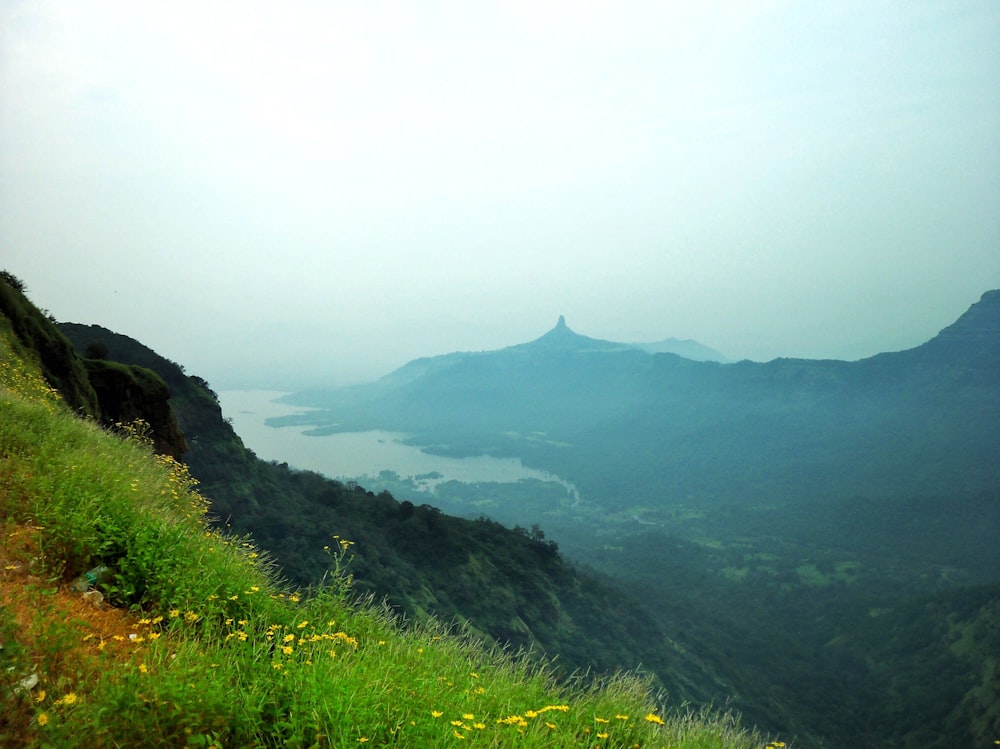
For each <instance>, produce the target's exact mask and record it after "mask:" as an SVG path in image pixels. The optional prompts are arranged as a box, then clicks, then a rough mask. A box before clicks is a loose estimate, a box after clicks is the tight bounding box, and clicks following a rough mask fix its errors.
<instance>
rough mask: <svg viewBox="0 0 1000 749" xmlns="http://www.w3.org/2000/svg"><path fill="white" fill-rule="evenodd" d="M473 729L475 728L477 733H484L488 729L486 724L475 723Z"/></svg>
mask: <svg viewBox="0 0 1000 749" xmlns="http://www.w3.org/2000/svg"><path fill="white" fill-rule="evenodd" d="M472 727H473V728H475V729H476V730H477V731H482V730H483V729H484V728H486V724H485V723H473V724H472Z"/></svg>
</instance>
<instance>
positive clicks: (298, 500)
mask: <svg viewBox="0 0 1000 749" xmlns="http://www.w3.org/2000/svg"><path fill="white" fill-rule="evenodd" d="M59 330H60V331H61V332H62V333H63V334H64V335H65V336H66V337H67V338H68V339H69V340H70V341H72V343H73V344H74V346H75V347H76V349H77V350H78V351H80V352H88V351H89V352H95V351H98V352H100V353H101V355H102V356H105V357H107V359H108V360H110V361H117V362H127V363H129V364H130V365H134V366H141V367H144V368H148V369H149V370H151V371H155V372H156V373H157V374H158V376H159V377H162V379H163V381H164V382H166V383H167V384H168V385H169V387H170V392H171V402H172V403H173V404H174V408H175V410H176V413H177V417H178V421H179V423H180V426H181V428H182V429H183V431H184V433H185V435H186V436H187V439H188V442H189V444H190V449H189V451H188V452H187V454H186V455H185V461H186V463H187V464H188V466H189V467H190V470H191V473H192V475H193V476H194V477H195V478H197V479H198V480H199V481H200V489H201V491H202V492H203V493H204V494H205V495H206V496H207V497H209V498H210V499H211V513H212V514H213V516H215V517H217V518H218V519H219V520H220V522H222V523H223V524H224V525H225V526H226V527H227V528H229V529H230V530H232V531H234V532H237V533H248V534H251V535H252V536H253V538H254V539H255V540H256V542H257V543H259V544H260V545H261V546H262V547H263V548H264V549H266V550H267V551H268V552H269V553H270V554H271V555H272V556H273V558H274V560H275V561H276V562H277V563H278V564H279V565H280V568H281V570H282V572H283V574H284V575H285V576H287V577H288V578H289V579H290V580H291V581H292V582H294V583H295V584H297V585H303V586H307V585H310V584H315V583H316V582H317V581H318V580H319V579H320V578H321V577H322V576H323V574H324V572H325V571H326V569H327V568H328V566H329V561H330V560H329V556H328V553H327V552H326V551H325V550H324V548H325V547H327V546H329V544H330V543H331V537H333V536H334V535H336V536H337V537H339V538H343V539H350V541H351V542H352V543H353V544H354V545H353V546H352V547H351V548H352V552H353V555H354V559H353V561H352V564H351V568H350V569H351V572H352V575H353V579H354V583H353V584H354V589H355V590H356V591H357V592H358V593H359V594H367V595H372V596H374V597H376V598H379V599H385V600H386V602H387V603H388V605H390V606H391V607H392V609H393V610H394V611H395V612H396V613H397V614H399V615H401V616H404V617H406V618H408V619H413V620H422V619H426V618H427V617H428V616H429V615H432V616H434V617H435V618H437V619H439V620H441V621H443V622H455V623H460V624H462V625H463V626H465V627H468V628H470V629H471V631H473V632H475V633H478V634H480V635H483V636H487V637H490V638H492V639H494V640H496V641H498V642H500V643H502V644H504V645H507V646H510V647H513V648H528V649H534V650H536V651H540V652H542V653H545V654H546V655H548V656H549V657H551V658H554V659H555V663H556V664H558V666H559V667H560V668H561V669H565V670H574V669H593V670H595V671H598V672H611V671H615V670H618V669H622V668H638V667H640V666H641V667H642V668H643V670H644V671H646V672H648V673H651V674H653V675H655V678H656V679H657V681H658V683H659V684H660V685H662V686H664V687H665V688H667V689H668V690H669V692H670V694H671V695H673V696H674V697H676V698H677V699H680V700H689V701H692V702H695V703H697V704H709V703H720V704H721V703H723V702H725V701H726V698H727V696H728V694H729V693H730V692H731V691H732V690H733V687H731V686H730V685H729V683H728V682H727V679H728V678H729V677H728V676H727V674H726V668H725V666H724V665H720V664H716V663H709V662H707V661H705V660H703V656H702V655H699V652H698V651H699V645H698V643H697V641H696V639H693V638H686V640H685V642H684V643H680V642H675V641H673V640H672V639H671V638H670V636H669V634H668V633H666V632H664V631H663V630H662V629H661V628H660V627H658V626H657V625H656V624H655V623H654V622H653V620H652V618H651V617H650V616H649V614H648V613H647V612H646V611H645V610H644V609H643V608H642V607H641V606H640V605H639V604H637V603H636V602H635V601H634V600H632V599H629V598H628V597H627V596H624V595H623V594H621V593H620V591H619V590H618V589H617V588H616V586H614V585H613V584H612V583H611V582H610V581H608V580H605V579H603V578H600V579H599V578H598V577H596V576H595V575H594V574H593V573H588V572H585V571H583V570H581V569H579V568H578V567H577V566H575V565H572V564H570V563H568V562H567V561H566V560H565V558H564V557H563V556H562V555H561V554H560V553H559V551H558V548H557V546H556V544H555V543H553V542H552V541H551V540H547V539H546V537H545V534H544V532H543V531H542V530H541V529H540V528H538V527H535V528H532V529H531V530H525V529H522V528H515V529H514V530H511V529H509V528H506V527H503V526H501V525H500V524H498V523H496V522H494V521H490V520H486V519H484V518H481V519H461V518H457V517H453V516H449V515H447V514H445V513H442V512H441V511H440V510H438V509H436V508H435V507H432V506H430V505H428V504H414V503H411V502H408V501H402V502H400V501H397V500H396V499H395V498H393V497H392V496H391V495H390V494H389V493H387V492H382V493H380V494H377V495H376V494H375V493H373V492H370V491H366V490H365V489H364V488H362V487H360V486H357V485H354V484H351V485H346V486H345V485H344V484H341V483H340V482H337V481H332V480H330V479H327V478H324V477H322V476H320V475H318V474H315V473H312V472H309V471H296V470H293V469H291V468H289V467H288V465H287V464H284V463H282V464H277V463H268V462H265V461H262V460H259V459H258V458H256V456H255V455H254V454H253V452H252V451H251V450H248V449H247V448H246V447H245V446H244V445H243V443H242V441H241V440H240V438H239V437H238V435H236V434H235V433H234V432H233V430H232V427H231V425H230V424H229V423H228V422H227V421H226V420H225V419H224V417H223V415H222V412H221V409H220V407H219V404H218V401H217V399H216V397H215V394H214V393H213V392H212V390H211V388H210V387H209V386H208V383H206V382H205V381H204V380H203V379H201V378H200V377H197V376H193V375H187V374H186V373H185V372H184V370H183V368H182V367H181V366H180V365H178V364H176V363H174V362H171V361H170V360H168V359H166V358H164V357H162V356H160V355H158V354H156V353H155V352H154V351H152V350H151V349H149V348H148V347H146V346H144V345H143V344H141V343H139V342H138V341H135V340H133V339H131V338H128V337H127V336H124V335H121V334H118V333H114V332H113V331H110V330H107V329H106V328H103V327H101V326H98V325H81V324H76V323H60V324H59ZM748 718H750V719H752V720H754V721H756V722H758V723H760V724H762V725H766V726H768V727H773V726H774V725H775V724H776V723H777V721H776V720H775V718H774V717H773V716H769V715H767V714H766V713H761V714H756V715H753V716H748Z"/></svg>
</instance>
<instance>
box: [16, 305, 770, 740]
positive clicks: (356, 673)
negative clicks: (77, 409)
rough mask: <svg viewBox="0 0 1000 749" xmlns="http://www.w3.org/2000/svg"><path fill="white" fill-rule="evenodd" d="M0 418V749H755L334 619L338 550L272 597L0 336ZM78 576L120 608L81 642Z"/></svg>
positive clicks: (179, 473)
mask: <svg viewBox="0 0 1000 749" xmlns="http://www.w3.org/2000/svg"><path fill="white" fill-rule="evenodd" d="M3 322H4V323H5V324H6V319H4V320H3ZM8 332H9V327H8V330H7V331H4V333H8ZM0 410H2V417H3V418H2V419H0V457H2V462H0V477H2V483H0V487H2V492H0V507H2V509H3V514H4V517H5V521H4V525H3V528H2V530H3V535H2V540H0V556H2V559H3V572H2V573H0V574H2V578H0V590H2V592H3V597H4V606H3V608H2V610H0V638H2V645H3V648H2V649H0V665H2V666H3V668H0V680H2V682H3V700H2V702H0V743H3V745H4V746H16V745H23V746H51V747H62V746H87V747H101V746H108V747H110V746H153V745H169V746H181V745H187V746H216V747H223V746H251V745H252V746H275V747H278V746H281V747H284V746H303V747H304V746H317V747H319V746H348V745H350V746H354V745H358V744H371V745H373V746H386V745H392V746H415V747H423V746H448V745H472V746H539V747H541V746H544V747H559V746H565V747H579V746H645V745H656V746H658V745H660V744H662V743H663V742H670V743H671V745H675V746H682V747H751V746H759V745H760V740H759V739H757V738H756V737H753V736H750V735H748V734H745V733H743V732H742V731H740V730H739V729H738V728H736V727H735V726H734V725H733V724H732V722H731V721H729V720H728V719H725V718H720V719H715V718H710V717H699V716H694V715H691V714H682V715H677V716H671V715H666V714H664V713H663V711H662V707H661V706H659V705H657V704H656V703H655V702H654V701H653V699H652V695H651V693H650V692H649V688H648V684H647V683H646V682H644V681H642V680H641V679H638V678H634V677H629V676H615V677H611V678H608V679H607V680H604V681H602V682H601V683H599V684H593V683H590V682H587V681H582V680H578V681H559V680H556V679H555V678H553V676H552V675H551V673H550V672H549V671H548V670H547V669H546V668H545V667H544V666H543V665H540V664H538V663H536V662H531V661H526V660H523V659H522V660H519V659H516V658H513V657H511V656H510V655H509V654H507V653H504V652H502V651H500V650H498V649H496V648H490V647H488V646H485V645H483V644H481V643H479V642H477V641H475V640H474V639H471V638H469V637H459V636H454V635H449V634H447V633H445V632H444V631H443V630H441V629H440V628H439V627H436V626H435V625H434V624H433V623H432V622H429V623H426V624H425V625H422V626H410V627H406V628H401V627H400V626H398V624H397V623H396V621H395V619H394V618H393V617H391V616H390V615H388V614H387V613H386V612H385V611H384V610H383V609H380V608H378V607H376V606H373V605H361V604H358V603H356V602H352V600H351V598H350V595H349V581H348V579H347V578H345V577H344V572H343V569H342V568H343V565H344V564H346V562H347V559H346V557H347V555H348V554H349V549H350V544H349V542H346V541H344V542H343V543H334V544H333V547H332V549H331V550H330V557H329V560H330V562H329V567H330V573H331V574H330V575H329V576H328V578H327V581H326V583H325V584H324V585H323V586H320V587H313V588H311V589H310V590H308V591H305V592H301V593H300V592H297V591H295V590H294V589H291V588H289V587H287V586H286V585H283V584H282V583H281V582H280V581H279V580H278V579H277V578H276V577H275V574H274V570H273V567H272V566H271V565H270V564H269V563H268V561H267V560H266V555H264V554H262V553H261V552H260V551H259V550H258V549H257V548H256V546H255V545H254V543H253V542H251V541H250V540H248V539H246V538H241V537H236V536H231V535H228V534H223V533H220V532H218V531H216V530H213V529H211V528H210V527H209V526H208V525H207V524H206V521H205V519H204V516H203V513H204V512H205V509H206V501H205V500H204V498H202V497H201V496H200V495H199V494H198V493H197V491H195V489H194V487H193V482H192V480H191V478H190V475H189V474H188V472H187V470H186V468H185V467H184V466H183V465H181V464H179V463H177V462H176V461H174V460H172V459H170V458H168V457H164V456H159V457H158V456H156V455H155V454H154V453H153V451H152V448H151V444H150V443H149V442H146V441H143V440H142V439H136V438H131V437H125V438H122V437H116V436H113V435H111V434H109V433H106V432H102V431H100V430H99V429H97V428H96V427H95V426H94V425H93V424H92V423H88V422H86V421H83V420H81V419H80V418H79V417H77V416H74V415H73V414H72V413H71V412H70V411H69V410H68V409H67V408H66V407H65V405H64V404H63V402H62V401H61V399H60V397H59V395H58V391H56V390H54V389H53V388H51V387H50V386H49V385H48V383H47V382H46V381H45V380H44V379H43V378H42V377H41V376H40V373H39V370H38V368H37V366H35V362H32V361H30V360H28V361H25V360H24V359H22V358H21V357H20V356H19V355H18V353H17V352H15V351H13V350H12V348H11V346H9V345H8V344H7V338H6V336H0ZM95 565H104V566H106V567H108V568H109V570H110V571H111V574H110V575H109V576H108V577H107V578H106V582H105V583H103V584H102V585H101V588H102V589H103V591H104V594H105V595H106V596H107V599H108V601H110V602H111V603H112V604H114V605H115V606H118V607H121V608H120V610H119V611H118V613H117V615H113V614H114V610H108V609H107V608H106V604H101V603H99V602H98V603H97V604H96V605H97V606H99V607H104V609H105V611H104V614H105V615H104V617H103V618H101V619H100V620H98V619H96V618H93V617H90V616H89V615H88V613H87V611H88V607H89V606H92V605H93V603H82V600H83V599H82V598H81V596H80V595H79V593H74V592H71V591H70V589H68V588H66V587H65V584H66V583H67V582H68V581H70V580H72V579H74V578H77V577H78V576H79V575H81V574H82V573H83V572H84V571H85V570H87V569H88V568H89V567H92V566H95ZM88 596H91V594H90V593H88ZM93 600H94V599H93V597H92V596H91V597H90V601H93ZM126 609H127V611H128V614H126ZM109 614H111V616H109ZM125 633H127V634H125Z"/></svg>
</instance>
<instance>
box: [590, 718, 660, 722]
mask: <svg viewBox="0 0 1000 749" xmlns="http://www.w3.org/2000/svg"><path fill="white" fill-rule="evenodd" d="M646 720H649V718H646ZM594 722H595V723H610V722H611V721H610V720H608V719H607V718H594Z"/></svg>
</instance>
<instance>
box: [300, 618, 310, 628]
mask: <svg viewBox="0 0 1000 749" xmlns="http://www.w3.org/2000/svg"><path fill="white" fill-rule="evenodd" d="M307 624H309V620H308V619H305V620H304V621H301V622H299V624H298V628H299V629H302V628H303V627H305V626H306V625H307Z"/></svg>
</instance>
